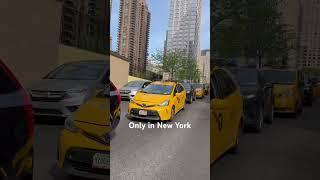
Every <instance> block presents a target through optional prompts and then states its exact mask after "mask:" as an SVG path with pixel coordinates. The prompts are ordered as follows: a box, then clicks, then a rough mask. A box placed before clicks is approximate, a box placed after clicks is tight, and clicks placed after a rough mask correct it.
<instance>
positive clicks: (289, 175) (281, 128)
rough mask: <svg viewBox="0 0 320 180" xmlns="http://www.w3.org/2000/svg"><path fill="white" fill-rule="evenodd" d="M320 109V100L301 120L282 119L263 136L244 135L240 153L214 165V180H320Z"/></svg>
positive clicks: (227, 155)
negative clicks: (319, 112)
mask: <svg viewBox="0 0 320 180" xmlns="http://www.w3.org/2000/svg"><path fill="white" fill-rule="evenodd" d="M319 110H320V102H319V101H318V102H317V103H315V104H314V105H313V107H305V108H304V112H303V113H302V114H301V115H300V116H299V117H298V118H290V117H284V116H282V117H278V118H276V119H275V121H274V124H272V125H271V126H268V125H266V127H265V128H264V129H263V131H262V133H261V134H255V133H249V134H245V135H243V137H242V138H241V140H240V143H241V144H240V149H239V153H238V154H235V155H232V154H226V155H225V156H223V157H222V158H221V159H219V160H218V161H217V162H216V163H215V164H214V165H213V166H211V170H210V171H211V179H214V180H231V179H237V180H242V179H243V180H271V179H272V180H284V179H290V180H301V179H306V180H309V179H310V180H316V179H320V173H319V162H320V143H319V140H320V118H319V114H318V111H319Z"/></svg>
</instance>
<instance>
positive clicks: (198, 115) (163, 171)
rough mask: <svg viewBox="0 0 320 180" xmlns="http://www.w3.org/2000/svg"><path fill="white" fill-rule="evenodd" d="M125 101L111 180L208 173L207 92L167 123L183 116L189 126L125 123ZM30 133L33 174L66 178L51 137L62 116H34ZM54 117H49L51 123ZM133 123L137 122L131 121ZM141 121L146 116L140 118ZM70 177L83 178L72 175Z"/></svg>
mask: <svg viewBox="0 0 320 180" xmlns="http://www.w3.org/2000/svg"><path fill="white" fill-rule="evenodd" d="M127 107H128V102H126V101H124V102H122V106H121V110H122V117H121V122H120V124H119V126H118V127H117V129H116V132H115V134H114V137H113V140H112V143H111V146H112V151H111V167H112V169H111V179H113V180H144V179H146V180H153V179H156V180H160V179H161V180H171V179H175V180H179V179H181V180H184V179H190V178H191V179H209V178H210V173H209V170H210V169H209V134H210V132H209V117H210V115H209V109H210V106H209V97H208V96H207V97H206V98H205V99H202V100H197V101H196V102H193V103H192V104H191V105H190V104H187V106H186V109H185V110H184V111H181V112H180V113H178V114H177V116H176V119H175V121H174V122H172V123H167V124H174V123H175V122H181V123H182V124H185V123H187V122H189V123H190V124H191V129H177V128H172V129H158V128H155V129H147V128H146V129H145V130H141V129H130V128H129V127H128V124H129V122H131V121H129V120H128V119H126V118H125V114H126V112H127ZM37 121H38V124H37V126H36V135H35V144H34V149H35V164H34V165H35V166H34V169H35V172H34V179H35V180H69V179H72V178H71V177H69V176H67V175H65V174H63V173H61V172H60V171H59V170H57V169H56V167H55V163H56V156H57V141H58V135H59V133H60V131H61V130H62V129H63V120H61V119H51V118H41V119H38V120H37ZM52 122H54V123H52ZM134 123H135V124H138V123H139V122H134ZM144 124H146V122H144ZM75 179H76V180H85V179H83V178H78V177H77V178H75Z"/></svg>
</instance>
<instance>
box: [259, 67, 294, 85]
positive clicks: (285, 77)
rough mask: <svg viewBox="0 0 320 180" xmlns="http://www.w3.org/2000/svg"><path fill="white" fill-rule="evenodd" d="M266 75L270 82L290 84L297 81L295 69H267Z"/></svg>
mask: <svg viewBox="0 0 320 180" xmlns="http://www.w3.org/2000/svg"><path fill="white" fill-rule="evenodd" d="M264 75H265V79H266V81H267V82H270V83H279V84H290V83H294V82H295V81H296V76H295V72H294V71H278V70H266V71H264Z"/></svg>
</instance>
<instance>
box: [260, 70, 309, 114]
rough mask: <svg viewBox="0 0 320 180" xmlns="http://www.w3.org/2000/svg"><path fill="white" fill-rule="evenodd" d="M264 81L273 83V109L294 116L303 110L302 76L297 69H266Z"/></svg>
mask: <svg viewBox="0 0 320 180" xmlns="http://www.w3.org/2000/svg"><path fill="white" fill-rule="evenodd" d="M264 74H265V78H266V81H267V82H269V83H272V84H273V89H272V92H273V96H274V111H275V112H276V113H289V114H293V115H294V116H295V115H297V114H298V113H299V112H302V110H303V99H304V97H303V96H304V93H303V91H304V78H303V75H302V72H301V71H300V70H297V69H266V70H264Z"/></svg>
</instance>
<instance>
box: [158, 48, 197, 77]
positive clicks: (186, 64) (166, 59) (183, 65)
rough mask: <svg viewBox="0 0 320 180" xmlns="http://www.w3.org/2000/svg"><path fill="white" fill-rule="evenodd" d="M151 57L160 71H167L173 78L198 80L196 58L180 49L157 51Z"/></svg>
mask: <svg viewBox="0 0 320 180" xmlns="http://www.w3.org/2000/svg"><path fill="white" fill-rule="evenodd" d="M152 58H153V59H154V60H156V61H157V62H158V63H159V64H162V65H161V67H160V69H161V71H162V72H169V73H170V75H171V77H173V79H174V80H191V81H194V82H198V81H199V80H200V72H199V69H198V65H197V61H196V59H193V58H190V57H186V56H185V55H184V53H183V52H182V51H176V52H167V53H163V52H162V51H159V50H158V51H157V52H156V53H154V54H152Z"/></svg>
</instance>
